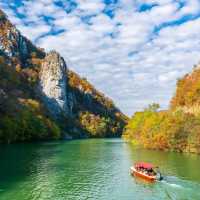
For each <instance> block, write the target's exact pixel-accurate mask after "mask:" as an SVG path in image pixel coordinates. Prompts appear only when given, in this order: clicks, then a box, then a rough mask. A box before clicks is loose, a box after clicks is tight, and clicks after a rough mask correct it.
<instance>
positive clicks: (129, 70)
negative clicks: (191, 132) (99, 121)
mask: <svg viewBox="0 0 200 200" xmlns="http://www.w3.org/2000/svg"><path fill="white" fill-rule="evenodd" d="M0 8H1V9H3V10H4V11H5V12H6V14H7V15H8V16H9V19H10V20H11V22H12V23H14V24H15V25H16V26H17V28H18V29H19V30H20V31H21V32H22V34H24V35H25V36H27V37H28V38H29V39H31V40H32V41H33V43H34V44H36V45H37V46H39V47H43V48H45V49H46V50H47V51H49V50H52V49H55V50H57V51H58V52H59V53H60V54H61V55H62V56H63V57H64V58H65V60H66V63H67V65H68V67H69V68H70V69H72V70H74V71H76V72H77V73H79V74H80V75H81V76H82V77H85V78H87V80H89V81H90V82H91V83H92V84H93V85H94V86H95V87H96V88H97V89H99V90H100V91H102V92H103V93H105V95H106V96H108V97H110V98H112V99H113V101H114V102H115V104H116V105H117V106H118V107H119V108H120V109H121V111H123V112H124V113H125V114H127V115H129V116H131V115H132V114H133V113H134V112H135V111H140V110H142V109H144V108H145V107H147V106H148V104H151V103H153V102H156V103H159V104H160V105H161V108H162V109H166V108H167V107H168V106H169V101H170V99H171V97H172V96H173V95H174V93H175V89H176V81H177V79H178V78H180V77H182V76H183V75H184V74H186V73H188V72H190V71H191V70H192V68H193V66H194V64H197V63H199V61H200V0H0Z"/></svg>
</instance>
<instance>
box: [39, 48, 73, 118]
mask: <svg viewBox="0 0 200 200" xmlns="http://www.w3.org/2000/svg"><path fill="white" fill-rule="evenodd" d="M39 90H40V93H41V94H42V100H43V101H44V103H45V105H46V107H47V108H48V110H49V112H50V113H51V114H52V115H53V116H54V117H55V118H58V117H59V116H60V115H61V114H64V115H70V107H69V106H68V105H69V102H68V94H67V66H66V64H65V61H64V59H63V58H62V57H61V56H60V55H59V54H58V53H57V52H55V51H52V52H50V53H48V54H47V55H46V57H45V59H44V61H43V63H42V66H41V71H40V81H39Z"/></svg>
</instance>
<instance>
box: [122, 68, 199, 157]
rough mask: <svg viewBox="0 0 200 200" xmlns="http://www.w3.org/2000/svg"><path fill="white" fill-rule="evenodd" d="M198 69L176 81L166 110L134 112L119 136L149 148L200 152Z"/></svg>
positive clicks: (150, 108) (155, 108) (150, 107)
mask: <svg viewBox="0 0 200 200" xmlns="http://www.w3.org/2000/svg"><path fill="white" fill-rule="evenodd" d="M199 91H200V68H199V67H196V68H194V70H193V72H192V73H191V74H187V75H185V76H184V77H183V78H182V79H180V80H178V82H177V89H176V94H175V96H174V97H173V98H172V100H171V105H170V109H169V110H166V111H159V110H158V108H159V106H158V105H157V104H153V105H150V106H149V108H147V109H145V110H144V111H143V112H136V113H135V114H134V116H133V117H132V118H131V119H130V120H129V122H128V125H127V126H126V127H125V129H124V133H123V137H124V138H125V139H127V140H129V141H131V142H132V143H133V144H135V145H138V146H140V147H144V148H149V149H161V150H171V151H178V152H193V153H200V106H199V103H200V93H199Z"/></svg>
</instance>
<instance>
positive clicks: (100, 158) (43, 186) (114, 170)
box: [0, 139, 200, 200]
mask: <svg viewBox="0 0 200 200" xmlns="http://www.w3.org/2000/svg"><path fill="white" fill-rule="evenodd" d="M138 160H142V161H146V162H152V163H154V164H155V165H158V166H160V169H161V171H162V172H163V174H164V177H165V179H164V180H163V181H161V182H156V183H147V182H145V181H143V180H141V179H136V178H134V177H132V176H131V175H130V173H129V168H130V166H131V165H132V164H133V163H134V162H136V161H138ZM32 199H33V200H37V199H38V200H47V199H48V200H71V199H72V200H82V199H84V200H86V199H95V200H96V199H97V200H112V199H113V200H134V199H135V200H167V199H169V200H171V199H173V200H174V199H175V200H200V156H199V155H193V154H180V153H171V152H161V151H150V150H139V149H135V148H133V147H132V146H131V145H130V144H128V143H125V142H124V141H123V140H121V139H89V140H74V141H69V142H63V141H58V142H48V143H37V144H13V145H1V146H0V200H32Z"/></svg>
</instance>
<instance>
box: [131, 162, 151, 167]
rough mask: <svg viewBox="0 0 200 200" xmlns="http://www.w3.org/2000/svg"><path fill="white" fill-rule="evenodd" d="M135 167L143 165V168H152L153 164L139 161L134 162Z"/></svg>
mask: <svg viewBox="0 0 200 200" xmlns="http://www.w3.org/2000/svg"><path fill="white" fill-rule="evenodd" d="M135 167H143V168H144V169H152V168H153V165H152V164H151V163H145V162H139V163H136V164H135Z"/></svg>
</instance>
